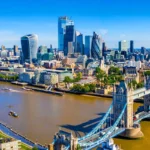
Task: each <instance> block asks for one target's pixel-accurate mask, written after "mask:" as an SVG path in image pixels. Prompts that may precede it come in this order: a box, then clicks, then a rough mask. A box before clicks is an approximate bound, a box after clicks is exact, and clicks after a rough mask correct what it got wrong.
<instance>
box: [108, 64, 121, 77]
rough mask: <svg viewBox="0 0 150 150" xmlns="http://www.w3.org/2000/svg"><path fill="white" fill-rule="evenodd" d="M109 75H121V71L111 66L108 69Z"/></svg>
mask: <svg viewBox="0 0 150 150" xmlns="http://www.w3.org/2000/svg"><path fill="white" fill-rule="evenodd" d="M108 72H109V74H114V75H121V71H120V69H119V68H118V67H114V66H111V67H110V68H109V71H108Z"/></svg>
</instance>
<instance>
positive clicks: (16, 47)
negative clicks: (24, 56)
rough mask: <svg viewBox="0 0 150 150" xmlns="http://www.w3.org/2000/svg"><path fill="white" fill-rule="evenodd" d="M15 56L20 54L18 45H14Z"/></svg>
mask: <svg viewBox="0 0 150 150" xmlns="http://www.w3.org/2000/svg"><path fill="white" fill-rule="evenodd" d="M13 50H14V56H17V53H18V46H17V45H14V48H13Z"/></svg>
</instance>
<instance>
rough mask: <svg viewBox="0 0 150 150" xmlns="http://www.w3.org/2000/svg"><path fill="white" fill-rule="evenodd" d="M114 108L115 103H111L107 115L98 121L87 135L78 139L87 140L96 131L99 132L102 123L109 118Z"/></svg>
mask: <svg viewBox="0 0 150 150" xmlns="http://www.w3.org/2000/svg"><path fill="white" fill-rule="evenodd" d="M112 108H113V103H112V104H111V105H110V107H109V109H108V111H107V113H106V114H105V116H104V117H103V119H102V120H101V121H100V122H99V123H98V125H97V126H96V127H95V128H94V129H93V130H92V131H90V132H89V133H88V134H86V135H85V136H83V137H81V138H78V141H79V142H80V141H82V140H85V139H86V138H89V137H90V136H92V135H93V134H94V133H95V132H97V131H98V130H99V129H100V128H101V127H102V125H103V124H104V122H105V121H106V120H107V117H108V116H109V114H110V112H111V110H112Z"/></svg>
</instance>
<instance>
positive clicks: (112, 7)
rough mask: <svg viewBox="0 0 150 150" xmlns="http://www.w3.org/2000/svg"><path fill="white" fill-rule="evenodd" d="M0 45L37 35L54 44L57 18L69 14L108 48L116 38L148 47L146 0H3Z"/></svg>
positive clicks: (149, 26)
mask: <svg viewBox="0 0 150 150" xmlns="http://www.w3.org/2000/svg"><path fill="white" fill-rule="evenodd" d="M0 5H1V7H0V45H2V44H3V45H5V46H6V47H12V46H13V45H14V44H17V45H19V46H20V37H21V36H23V35H26V34H29V33H35V34H38V36H39V45H41V44H42V45H47V46H49V45H50V44H52V45H53V46H54V47H57V20H58V17H59V16H64V15H66V16H69V17H71V18H72V20H74V22H75V28H76V30H78V31H80V32H81V33H83V34H84V35H92V33H93V31H96V32H97V33H98V34H100V35H101V36H102V38H103V39H104V41H105V42H106V44H107V45H108V47H109V48H111V47H117V46H118V41H119V40H124V39H126V40H135V46H136V47H141V46H145V47H150V11H149V7H150V1H149V0H142V1H139V0H2V1H1V4H0Z"/></svg>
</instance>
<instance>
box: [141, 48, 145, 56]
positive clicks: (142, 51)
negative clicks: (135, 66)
mask: <svg viewBox="0 0 150 150" xmlns="http://www.w3.org/2000/svg"><path fill="white" fill-rule="evenodd" d="M141 53H142V54H143V55H145V54H146V48H145V47H141Z"/></svg>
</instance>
